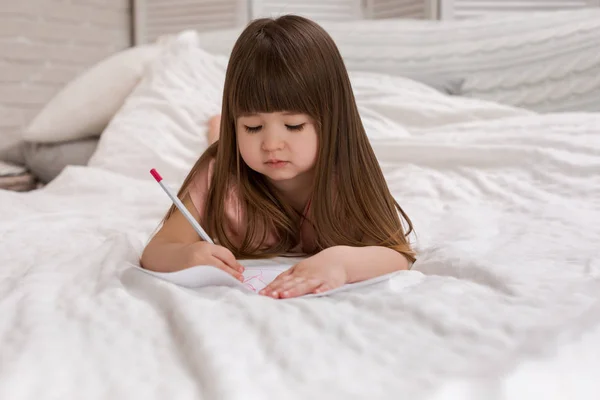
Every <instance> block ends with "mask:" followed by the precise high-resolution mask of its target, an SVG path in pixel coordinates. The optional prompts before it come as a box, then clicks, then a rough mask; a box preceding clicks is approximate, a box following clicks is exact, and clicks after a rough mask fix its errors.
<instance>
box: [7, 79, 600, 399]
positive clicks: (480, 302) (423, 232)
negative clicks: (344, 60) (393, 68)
mask: <svg viewBox="0 0 600 400" xmlns="http://www.w3.org/2000/svg"><path fill="white" fill-rule="evenodd" d="M357 86H360V85H357ZM357 91H358V92H360V90H359V89H357ZM432 96H433V97H435V96H434V95H433V94H432ZM436 96H439V95H436ZM358 97H359V100H360V101H361V104H362V105H361V107H362V108H361V110H362V112H363V114H364V115H365V119H366V125H367V126H370V127H372V128H371V130H370V134H371V135H372V137H373V146H374V148H375V149H376V151H377V154H378V155H379V157H380V160H381V163H382V165H383V167H384V170H385V174H386V176H387V178H388V181H389V183H390V185H391V188H392V190H393V192H394V193H395V195H396V196H397V199H398V200H399V202H400V203H401V204H402V206H403V207H404V208H405V210H406V212H407V213H408V214H409V215H410V216H411V218H412V219H413V222H414V224H415V227H416V230H417V234H418V240H419V241H418V245H419V249H420V250H421V255H420V257H419V260H418V261H417V263H416V264H415V266H414V268H413V270H412V271H409V272H405V273H403V274H401V275H400V277H398V278H397V279H395V280H394V281H392V282H391V283H390V284H389V285H383V284H382V285H379V286H376V287H372V288H369V289H365V290H363V291H360V292H351V293H340V294H338V295H335V296H332V297H328V298H316V299H293V300H285V301H277V300H272V299H268V298H263V297H260V296H254V295H247V294H244V293H242V292H239V291H236V290H234V289H224V288H210V289H206V290H203V291H202V292H201V293H193V292H190V291H187V290H184V289H181V288H179V287H175V286H173V285H171V284H168V283H166V282H163V281H159V280H156V279H153V278H152V277H150V276H147V275H145V274H141V273H138V272H135V271H133V270H131V269H130V268H129V267H128V264H129V263H132V262H133V263H135V262H136V261H137V257H138V255H139V253H140V251H141V249H142V248H143V245H144V243H145V241H146V239H147V238H148V236H149V235H150V233H151V232H152V230H153V229H154V228H156V225H157V223H158V221H159V219H160V218H161V217H162V215H163V213H164V211H165V210H166V208H167V206H168V205H169V202H168V198H167V197H166V196H165V195H164V193H163V192H162V191H161V189H160V187H159V186H158V185H156V184H155V183H154V182H152V181H151V180H150V177H149V176H148V179H146V180H141V179H137V178H134V177H129V176H125V175H123V174H119V173H118V172H114V171H108V170H105V169H101V168H92V167H70V168H68V169H67V170H65V171H64V172H63V173H62V174H61V175H60V176H59V178H58V179H57V180H55V181H54V182H52V183H51V184H50V185H48V186H47V187H46V188H44V189H43V190H39V191H36V192H32V193H26V194H19V193H13V192H2V193H0V221H1V223H0V399H11V400H19V399H32V400H33V399H86V400H94V399H102V400H105V399H106V400H108V399H111V400H113V399H146V400H151V399H161V400H163V399H166V398H173V399H178V400H185V399H219V400H221V399H222V400H231V399H261V400H266V399H278V400H280V399H286V400H287V399H307V398H315V399H322V398H323V399H325V398H327V399H329V398H332V399H398V398H407V399H424V398H429V397H430V396H431V398H435V399H445V398H473V399H509V398H510V399H521V398H523V399H525V398H527V399H530V398H544V399H566V398H569V399H571V398H572V399H592V398H594V399H595V398H597V393H598V392H599V391H600V382H597V381H596V380H595V379H596V378H597V371H598V367H600V362H599V361H597V360H598V357H597V356H598V353H599V352H600V329H599V327H600V303H599V297H600V296H599V293H600V279H599V278H600V254H599V253H600V249H599V246H598V244H599V243H600V201H599V199H600V173H599V172H600V115H598V114H596V115H593V114H565V115H553V116H542V115H532V114H529V113H525V112H521V111H519V110H514V111H513V112H512V115H511V112H508V111H506V109H504V108H502V107H497V110H498V112H499V113H501V112H503V113H505V115H503V117H504V118H483V119H480V120H479V121H475V120H474V118H471V116H472V113H471V111H470V110H469V109H468V107H466V106H464V104H463V106H461V107H463V108H462V110H463V111H464V112H463V113H462V114H460V113H453V114H452V118H451V120H449V121H448V123H447V124H443V123H439V124H435V126H426V124H413V126H405V127H404V128H402V129H405V132H406V134H402V135H398V137H392V135H385V134H383V130H384V129H383V128H382V127H387V128H386V129H392V128H393V126H392V125H389V124H393V123H394V122H396V123H402V113H401V112H397V113H394V112H393V107H394V104H400V102H396V103H393V102H381V104H380V106H379V108H377V100H376V96H374V97H373V99H374V100H373V102H372V103H369V101H368V100H366V99H367V98H368V96H367V95H366V94H365V93H362V94H360V96H358ZM433 97H432V99H431V100H430V101H429V102H428V101H426V100H425V99H422V100H419V102H416V101H415V102H414V104H413V107H414V108H415V109H417V108H419V107H421V110H422V114H423V115H424V116H426V115H427V114H428V113H430V114H431V115H432V118H433V117H434V116H436V115H437V116H440V115H442V114H443V111H444V107H441V106H439V104H438V106H437V107H438V108H433V106H431V104H437V103H436V101H437V100H436V99H438V100H439V97H435V98H433ZM405 101H406V102H407V103H409V101H408V100H406V99H405ZM445 101H448V102H452V101H453V100H445ZM460 101H462V100H458V99H457V100H456V102H457V103H456V104H458V102H460ZM384 103H385V107H384ZM440 104H441V103H440ZM472 104H475V103H472ZM369 107H371V108H369ZM386 107H387V108H386ZM482 107H483V106H482ZM486 107H489V109H492V108H494V107H493V106H491V105H487V106H486ZM369 110H371V111H373V110H379V111H380V112H381V114H379V115H376V113H375V111H373V112H372V113H370V111H369ZM384 114H385V115H387V118H388V119H387V120H386V122H385V123H383V122H382V123H380V124H378V123H377V121H376V120H375V119H369V118H379V121H380V122H381V121H383V119H382V118H383V117H382V115H384ZM425 119H426V118H425ZM425 119H424V120H425ZM146 122H147V121H146ZM417 125H418V126H417ZM378 126H379V127H380V129H382V131H381V132H379V133H382V134H380V135H379V134H376V133H378V132H376V129H377V127H378ZM129 128H130V129H132V128H133V127H129ZM398 130H400V127H399V126H398ZM547 378H548V379H550V380H549V381H544V379H547ZM526 385H529V386H528V387H526ZM532 393H535V394H536V395H539V396H538V397H533V394H532ZM542 395H543V397H540V396H542Z"/></svg>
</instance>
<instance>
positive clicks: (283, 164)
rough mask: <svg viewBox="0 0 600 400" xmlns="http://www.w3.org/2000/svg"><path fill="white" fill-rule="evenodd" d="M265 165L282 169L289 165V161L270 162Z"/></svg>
mask: <svg viewBox="0 0 600 400" xmlns="http://www.w3.org/2000/svg"><path fill="white" fill-rule="evenodd" d="M265 164H267V166H269V167H272V168H282V167H285V166H286V165H287V164H288V161H283V160H269V161H267V162H266V163H265Z"/></svg>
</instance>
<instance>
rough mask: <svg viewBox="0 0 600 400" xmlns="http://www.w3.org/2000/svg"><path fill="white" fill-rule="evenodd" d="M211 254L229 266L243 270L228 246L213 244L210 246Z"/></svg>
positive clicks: (239, 270)
mask: <svg viewBox="0 0 600 400" xmlns="http://www.w3.org/2000/svg"><path fill="white" fill-rule="evenodd" d="M212 255H213V257H216V258H218V259H219V260H220V261H221V262H223V263H225V264H227V265H228V266H229V267H230V268H232V269H234V270H236V271H238V272H244V267H243V266H242V265H241V264H240V263H239V262H238V261H237V260H236V259H235V256H234V255H233V253H232V252H231V251H230V250H229V249H228V248H226V247H223V246H218V245H215V246H214V247H213V248H212Z"/></svg>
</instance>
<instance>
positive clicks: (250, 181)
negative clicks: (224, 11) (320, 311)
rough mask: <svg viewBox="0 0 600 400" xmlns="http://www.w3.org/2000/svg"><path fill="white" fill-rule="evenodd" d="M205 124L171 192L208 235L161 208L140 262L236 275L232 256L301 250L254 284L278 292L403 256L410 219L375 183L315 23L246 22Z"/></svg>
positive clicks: (347, 276) (362, 136)
mask: <svg viewBox="0 0 600 400" xmlns="http://www.w3.org/2000/svg"><path fill="white" fill-rule="evenodd" d="M211 126H213V129H209V139H210V141H211V142H213V143H212V144H211V145H210V147H209V148H208V149H207V150H206V152H205V153H204V154H203V155H202V156H201V157H200V159H199V160H198V161H197V162H196V164H195V165H194V166H193V167H192V169H191V171H190V173H189V175H188V176H187V178H186V179H185V181H184V183H183V185H182V187H181V189H180V191H179V193H178V196H179V198H180V199H181V200H182V202H183V204H184V205H185V206H186V207H187V208H188V210H189V211H190V213H191V214H192V215H193V216H194V218H196V219H197V220H198V221H199V222H200V224H201V225H202V226H203V228H204V229H205V230H206V231H207V232H208V234H209V235H210V236H211V237H212V238H214V240H215V244H214V245H213V244H211V243H208V242H205V241H202V239H201V238H200V237H199V236H198V234H197V233H196V232H195V231H194V229H193V228H192V227H191V226H190V224H189V222H188V221H187V220H186V219H185V218H184V217H183V215H182V214H181V213H180V212H179V210H177V208H175V207H174V206H172V207H171V208H170V209H169V211H168V212H167V214H166V216H165V218H164V221H163V225H162V227H161V229H160V230H159V231H158V232H157V234H156V235H155V236H154V237H153V238H152V240H151V241H150V242H149V243H148V245H147V246H146V248H145V249H144V252H143V254H142V257H141V264H142V265H143V267H144V268H147V269H150V270H154V271H164V272H166V271H175V270H180V269H183V268H187V267H191V266H194V265H201V264H203V265H214V266H216V267H218V268H220V269H222V270H224V271H226V272H228V273H230V274H231V275H233V276H235V277H237V278H238V279H240V280H243V277H242V275H241V273H242V272H243V267H242V266H241V265H240V264H239V263H238V261H237V259H238V258H239V259H242V258H267V257H274V256H283V255H290V254H294V255H304V256H307V258H305V259H304V260H303V261H302V262H300V263H298V264H296V265H294V266H293V267H292V268H291V269H289V270H288V271H286V272H284V273H282V274H281V275H280V276H278V277H277V278H276V279H275V280H274V281H273V282H271V283H270V284H269V285H268V286H267V287H265V288H264V290H262V291H261V292H260V293H261V294H263V295H267V296H271V297H274V298H287V297H294V296H300V295H303V294H309V293H319V292H323V291H327V290H331V289H334V288H336V287H339V286H342V285H344V284H346V283H352V282H358V281H362V280H365V279H369V278H373V277H376V276H379V275H382V274H386V273H389V272H393V271H396V270H402V269H407V268H408V267H409V265H410V263H412V262H414V260H415V252H414V251H413V250H412V249H411V246H410V244H409V243H408V240H407V236H408V235H409V234H410V232H411V231H412V223H411V221H410V219H409V218H408V217H407V216H406V214H405V213H404V211H403V210H402V208H401V207H400V206H399V205H398V203H397V202H396V201H395V200H394V198H393V197H392V195H391V193H390V191H389V189H388V187H387V184H386V181H385V179H384V177H383V173H382V171H381V169H380V167H379V164H378V162H377V159H376V157H375V154H374V152H373V149H372V148H371V146H370V144H369V140H368V138H367V135H366V133H365V130H364V128H363V125H362V122H361V119H360V116H359V113H358V110H357V106H356V102H355V99H354V94H353V92H352V87H351V84H350V80H349V78H348V73H347V71H346V69H345V66H344V62H343V60H342V57H341V55H340V53H339V51H338V49H337V47H336V45H335V43H334V42H333V40H332V38H331V37H330V36H329V35H328V34H327V33H326V32H325V31H324V30H323V29H322V28H321V27H320V26H319V25H317V24H316V23H314V22H312V21H310V20H308V19H305V18H302V17H299V16H293V15H288V16H283V17H279V18H277V19H269V18H265V19H258V20H255V21H253V22H251V23H250V24H249V25H248V26H247V27H246V29H245V30H244V31H243V32H242V34H241V35H240V37H239V38H238V40H237V42H236V43H235V46H234V48H233V50H232V53H231V56H230V59H229V64H228V67H227V71H226V76H225V85H224V93H223V104H222V113H221V118H220V119H219V118H218V117H217V118H215V119H213V121H212V123H211ZM217 129H218V130H217ZM399 214H400V215H399ZM400 217H402V219H404V221H405V223H406V225H407V227H406V228H407V229H406V230H405V227H403V224H402V220H401V218H400Z"/></svg>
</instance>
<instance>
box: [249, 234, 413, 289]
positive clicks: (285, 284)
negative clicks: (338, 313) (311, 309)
mask: <svg viewBox="0 0 600 400" xmlns="http://www.w3.org/2000/svg"><path fill="white" fill-rule="evenodd" d="M408 264H409V263H408V259H407V258H406V257H405V256H404V255H402V254H401V253H399V252H397V251H395V250H392V249H389V248H387V247H380V246H367V247H351V246H333V247H329V248H327V249H325V250H322V251H321V252H320V253H318V254H315V255H314V256H312V257H309V258H307V259H306V260H303V261H301V262H299V263H298V264H296V265H294V266H293V267H292V268H290V269H289V270H287V271H286V272H284V273H282V274H281V275H279V276H278V277H277V278H275V280H273V282H271V283H270V284H269V285H268V286H267V287H265V288H264V289H263V290H262V291H261V292H260V294H263V295H266V296H271V297H274V298H287V297H295V296H302V295H305V294H309V293H320V292H325V291H328V290H331V289H335V288H336V287H339V286H342V285H344V284H346V283H354V282H360V281H364V280H367V279H370V278H374V277H377V276H380V275H384V274H387V273H390V272H394V271H399V270H406V269H408Z"/></svg>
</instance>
